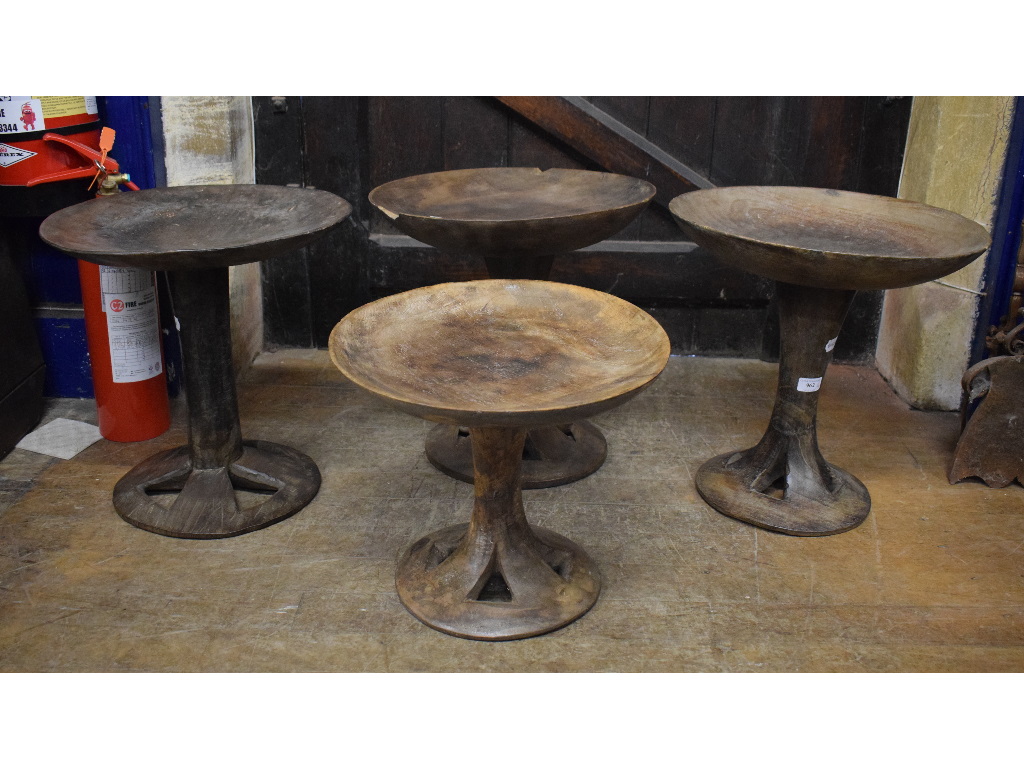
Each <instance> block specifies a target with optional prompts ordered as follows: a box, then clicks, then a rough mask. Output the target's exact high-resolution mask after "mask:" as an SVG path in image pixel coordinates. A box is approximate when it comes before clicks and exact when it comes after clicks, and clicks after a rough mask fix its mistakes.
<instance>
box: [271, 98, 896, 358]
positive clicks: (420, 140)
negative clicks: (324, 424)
mask: <svg viewBox="0 0 1024 768" xmlns="http://www.w3.org/2000/svg"><path fill="white" fill-rule="evenodd" d="M586 100H587V101H588V102H589V103H590V104H591V105H593V106H594V107H596V108H597V109H599V110H601V111H602V112H603V113H604V114H605V115H606V116H607V117H609V118H612V119H614V120H616V121H618V122H619V123H621V124H622V125H623V126H625V127H626V128H628V129H630V130H631V131H635V132H636V133H637V134H639V135H640V136H643V137H644V138H646V139H647V140H649V141H651V142H653V143H654V144H656V145H657V146H658V147H659V148H661V149H662V150H664V151H665V152H667V153H668V154H670V155H671V156H672V157H673V158H675V159H677V160H678V161H680V162H682V163H683V164H685V165H687V166H689V167H690V168H692V169H693V170H694V171H696V172H697V173H699V174H700V175H702V176H704V177H705V178H707V179H709V180H710V181H711V182H712V183H713V184H715V185H734V184H793V185H801V186H820V187H835V188H840V189H850V190H854V191H861V192H873V193H878V194H895V193H896V188H897V184H898V180H899V172H900V167H901V164H902V157H903V146H904V143H905V138H906V131H907V125H908V122H909V113H910V99H909V98H907V99H892V98H886V97H749V98H748V97H667V96H652V97H645V96H628V97H596V96H595V97H586ZM255 106H256V133H257V150H256V156H257V181H258V182H259V183H273V184H288V183H301V184H306V185H310V186H316V187H319V188H321V189H328V190H330V191H332V192H336V193H338V194H340V195H342V196H343V197H345V198H346V199H347V200H349V202H351V203H352V204H353V206H354V207H355V211H354V213H353V215H352V217H351V218H350V220H349V221H347V222H346V223H345V224H344V225H343V226H342V227H341V228H340V229H339V231H338V232H336V233H335V234H334V235H332V236H331V237H330V238H328V239H326V240H325V241H322V242H321V243H319V244H317V245H315V246H312V247H311V248H309V249H307V251H306V252H305V253H303V254H301V255H299V256H298V257H294V258H285V259H280V260H276V261H273V262H267V263H265V264H264V304H265V318H266V325H267V342H268V345H270V346H273V345H284V346H304V347H310V346H320V347H323V346H325V345H326V341H327V336H328V334H329V333H330V329H331V328H332V327H333V325H334V323H335V322H337V320H338V319H339V318H340V317H341V316H342V315H343V314H344V313H345V312H347V311H349V310H350V309H353V308H355V307H357V306H359V305H361V304H363V303H365V302H366V301H369V300H372V299H374V298H378V297H380V296H384V295H388V294H391V293H395V292H398V291H401V290H407V289H409V288H414V287H418V286H421V285H428V284H432V283H438V282H444V281H449V280H466V279H477V278H481V277H485V276H486V273H485V271H484V268H483V265H482V264H480V263H478V262H477V260H475V259H472V258H469V257H463V256H458V255H450V254H439V253H437V252H436V251H435V250H433V249H432V248H427V247H424V246H422V245H421V244H418V243H416V242H415V241H412V240H410V239H409V238H407V237H405V236H403V235H401V234H400V233H399V232H397V231H396V230H395V229H394V227H393V226H392V225H391V223H390V222H389V221H388V220H387V218H386V217H385V216H383V215H381V214H379V213H378V212H377V211H376V210H373V209H372V206H370V205H369V204H368V202H367V200H366V195H367V193H368V192H369V191H370V190H371V189H372V188H373V187H375V186H377V185H379V184H383V183H384V182H387V181H391V180H393V179H397V178H401V177H403V176H408V175H413V174H418V173H428V172H432V171H439V170H447V169H455V168H473V167H491V166H536V167H541V168H550V167H563V168H585V169H591V170H603V169H602V168H601V167H600V166H598V165H597V164H596V163H595V162H594V161H592V160H591V159H589V158H588V157H586V156H584V155H583V154H582V153H581V152H580V151H577V150H576V149H574V148H572V147H570V146H568V145H567V144H566V143H563V142H561V141H559V140H557V139H554V138H552V137H551V136H550V135H549V134H548V133H546V132H545V131H543V130H542V129H540V128H539V127H537V126H536V125H534V124H533V123H531V122H530V121H528V120H526V119H525V118H524V117H522V116H521V115H520V114H518V113H517V112H516V111H515V110H513V109H510V108H509V107H506V106H505V105H503V104H502V103H500V102H499V101H498V100H497V99H495V98H492V97H344V98H335V97H316V98H308V97H307V98H299V97H288V98H287V100H286V102H285V104H284V106H285V108H284V109H283V110H282V108H281V102H278V103H277V106H276V107H275V105H274V104H273V103H272V102H271V100H270V99H269V98H257V99H255ZM609 170H615V169H609ZM552 278H553V279H556V280H562V281H565V282H570V283H575V284H578V285H585V286H589V287H593V288H597V289H599V290H605V291H609V292H612V293H615V294H616V295H619V296H622V297H623V298H625V299H628V300H630V301H633V302H635V303H637V304H638V305H640V306H642V307H644V308H645V309H648V310H649V311H651V312H652V314H654V315H655V316H656V317H657V318H658V319H659V320H660V321H661V322H662V323H663V324H664V325H665V327H666V329H667V330H668V331H669V335H670V337H671V338H672V342H673V349H674V351H675V352H677V353H681V354H705V355H735V356H744V357H763V358H765V359H774V357H775V356H776V355H777V343H778V342H777V331H776V329H775V326H774V322H775V320H774V309H773V306H772V299H773V291H772V286H771V284H770V283H769V281H765V280H762V279H760V278H755V277H753V276H750V275H747V274H745V273H741V272H737V271H735V270H730V269H727V268H724V267H720V266H719V265H718V264H717V262H716V261H715V260H714V258H713V257H712V256H711V255H710V254H707V253H704V252H702V251H701V250H699V249H694V247H693V246H692V244H688V243H687V242H686V239H685V237H684V236H683V234H682V233H681V232H680V230H679V229H678V228H677V227H676V225H675V223H674V222H673V221H672V220H671V217H670V216H669V215H668V213H667V211H666V210H665V208H664V206H663V205H659V204H653V205H651V206H650V207H649V208H648V210H647V211H645V212H644V214H643V215H642V216H641V217H639V218H638V219H637V221H635V222H634V223H633V224H631V225H630V226H629V227H628V228H627V229H626V230H624V231H623V232H622V233H620V234H619V235H617V236H615V238H614V239H613V240H612V241H609V242H606V243H603V244H599V245H598V246H593V247H592V248H590V249H587V250H585V251H581V252H578V253H575V254H569V255H566V256H562V257H560V258H559V259H557V260H556V262H555V268H554V271H553V273H552ZM880 306H881V295H880V294H877V293H864V294H862V295H860V296H859V297H858V299H857V301H856V303H855V306H854V308H853V310H852V311H851V315H850V317H849V320H848V323H847V326H846V328H845V329H844V334H843V337H842V338H841V340H840V343H839V345H838V346H837V349H836V357H837V359H840V360H848V361H861V362H863V361H866V360H868V359H870V357H871V355H872V354H873V351H874V346H875V340H876V336H877V326H878V316H879V311H880Z"/></svg>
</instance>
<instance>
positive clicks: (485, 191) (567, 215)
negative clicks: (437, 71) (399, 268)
mask: <svg viewBox="0 0 1024 768" xmlns="http://www.w3.org/2000/svg"><path fill="white" fill-rule="evenodd" d="M655 191H656V190H655V188H654V185H653V184H650V183H649V182H646V181H643V180H642V179H634V178H632V177H631V176H622V175H620V174H615V173H601V172H597V171H577V170H568V169H562V168H552V169H550V170H547V171H542V170H540V169H539V168H472V169H467V170H458V171H442V172H439V173H427V174H423V175H421V176H409V177H407V178H404V179H397V180H396V181H392V182H388V183H387V184H383V185H381V186H379V187H377V188H376V189H374V190H373V191H372V192H370V202H371V203H373V204H374V205H375V206H376V207H377V208H379V209H380V210H381V211H382V212H383V213H384V214H385V215H386V216H388V217H389V218H390V219H392V220H393V221H394V224H395V226H396V227H398V229H400V230H401V231H402V232H404V233H405V234H407V235H410V236H411V237H414V238H416V239H417V240H419V241H421V242H424V243H427V244H428V245H432V246H434V247H436V248H439V249H441V250H449V251H460V252H466V253H474V254H479V255H483V256H490V255H519V254H521V255H527V254H528V255H555V254H559V253H566V252H569V251H574V250H576V249H578V248H584V247H586V246H588V245H593V244H594V243H597V242H600V241H601V240H604V239H605V238H607V237H610V236H612V235H614V234H615V233H616V232H618V231H619V230H620V229H622V228H623V227H625V226H626V225H627V224H629V223H630V222H631V221H632V220H633V219H634V218H636V216H637V215H638V214H639V213H640V211H642V210H643V208H644V206H646V205H647V203H648V202H650V200H651V198H652V197H654V193H655Z"/></svg>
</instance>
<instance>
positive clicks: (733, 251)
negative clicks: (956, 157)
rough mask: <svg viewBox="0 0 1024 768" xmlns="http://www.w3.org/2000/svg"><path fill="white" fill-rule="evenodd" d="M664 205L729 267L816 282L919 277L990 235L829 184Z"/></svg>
mask: <svg viewBox="0 0 1024 768" xmlns="http://www.w3.org/2000/svg"><path fill="white" fill-rule="evenodd" d="M669 210H670V211H671V212H672V215H673V216H674V217H675V219H676V221H677V223H678V224H679V226H680V227H681V228H682V229H683V230H684V231H685V232H686V233H687V234H688V235H690V237H692V238H693V240H694V241H695V242H696V243H697V244H698V245H700V246H702V247H705V248H707V249H708V250H710V251H712V252H713V253H714V254H715V255H716V256H718V257H719V258H720V259H721V260H722V261H724V262H725V263H727V264H729V265H730V266H733V267H736V268H737V269H742V270H745V271H747V272H753V273H755V274H758V275H761V276H763V277H768V278H772V279H775V280H782V281H784V282H788V283H796V284H798V285H810V286H815V287H820V288H836V289H852V290H861V289H864V290H867V289H884V288H899V287H903V286H907V285H915V284H917V283H923V282H926V281H928V280H934V279H935V278H938V277H942V276H943V275H946V274H949V273H950V272H955V271H956V270H958V269H960V268H961V267H964V266H966V265H967V264H969V263H970V262H971V261H973V260H974V259H975V258H976V257H977V256H979V255H980V254H982V253H984V252H985V250H986V249H987V248H988V247H989V244H990V242H991V238H990V237H989V234H988V232H987V231H986V230H985V228H984V227H983V226H981V225H980V224H978V223H976V222H974V221H971V220H970V219H967V218H964V217H963V216H960V215H959V214H956V213H953V212H952V211H947V210H945V209H944V208H936V207H934V206H931V205H924V204H923V203H915V202H912V201H909V200H897V199H896V198H892V197H883V196H880V195H866V194H861V193H858V192H841V191H838V190H834V189H813V188H807V187H718V188H715V189H702V190H698V191H696V192H688V193H686V194H683V195H680V196H679V197H677V198H675V199H674V200H672V202H671V203H670V204H669Z"/></svg>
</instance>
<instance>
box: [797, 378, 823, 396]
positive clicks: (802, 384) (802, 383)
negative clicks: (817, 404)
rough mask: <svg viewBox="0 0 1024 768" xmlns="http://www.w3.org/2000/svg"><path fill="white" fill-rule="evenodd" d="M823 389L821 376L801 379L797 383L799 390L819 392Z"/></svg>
mask: <svg viewBox="0 0 1024 768" xmlns="http://www.w3.org/2000/svg"><path fill="white" fill-rule="evenodd" d="M819 389H821V376H819V377H818V378H816V379H800V380H799V381H798V382H797V383H796V391H797V392H817V391H818V390H819Z"/></svg>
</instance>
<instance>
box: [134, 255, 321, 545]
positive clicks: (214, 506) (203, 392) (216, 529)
mask: <svg viewBox="0 0 1024 768" xmlns="http://www.w3.org/2000/svg"><path fill="white" fill-rule="evenodd" d="M170 278H171V279H170V285H171V298H172V301H173V304H174V314H175V317H176V318H177V320H178V323H179V325H180V337H181V351H182V360H183V363H184V367H185V371H184V379H185V394H186V398H187V400H188V409H189V413H188V445H187V446H182V447H181V448H174V449H172V450H170V451H164V452H162V453H158V454H156V455H155V456H151V457H150V458H148V459H146V460H145V461H143V462H141V463H140V464H139V465H137V466H136V467H135V468H134V469H132V470H131V471H130V472H128V474H126V475H125V476H124V477H123V478H121V480H120V481H119V482H118V483H117V485H116V486H115V487H114V507H115V509H117V512H118V514H120V515H121V517H123V518H124V519H125V520H127V521H128V522H129V523H131V524H132V525H136V526H138V527H139V528H143V529H145V530H148V531H153V532H154V533H160V534H163V535H165V536H175V537H180V538H193V539H210V538H223V537H227V536H237V535H239V534H242V533H247V532H249V531H253V530H257V529H259V528H264V527H266V526H268V525H271V524H272V523H275V522H277V521H279V520H282V519H284V518H285V517H288V516H289V515H291V514H294V513H295V512H297V511H298V510H300V509H301V508H302V507H304V506H305V505H306V504H308V503H309V501H310V500H311V499H312V498H313V497H314V496H315V495H316V493H317V491H318V490H319V488H320V472H319V470H318V469H317V467H316V465H315V464H314V463H313V461H312V460H311V459H310V458H309V457H307V456H305V455H304V454H302V453H299V452H298V451H295V450H293V449H291V448H288V447H287V446H283V445H277V444H275V443H270V442H266V441H260V440H242V431H241V427H240V425H239V420H238V398H237V395H236V392H235V376H234V369H233V367H232V362H231V332H230V305H229V293H228V270H227V267H218V268H211V269H203V270H188V271H184V270H183V271H179V272H173V273H171V275H170ZM236 490H248V491H255V492H258V493H262V494H264V495H263V496H262V497H260V498H261V500H260V502H259V503H257V504H256V505H255V506H247V507H244V508H243V507H240V505H239V501H238V495H237V494H236Z"/></svg>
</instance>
